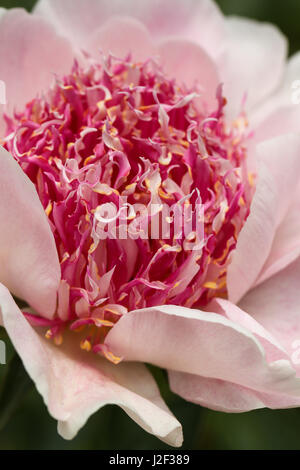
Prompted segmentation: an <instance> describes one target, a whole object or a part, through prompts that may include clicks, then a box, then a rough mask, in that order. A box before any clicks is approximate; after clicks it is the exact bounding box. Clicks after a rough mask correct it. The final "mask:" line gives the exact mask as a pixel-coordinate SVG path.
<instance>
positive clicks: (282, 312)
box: [241, 258, 300, 373]
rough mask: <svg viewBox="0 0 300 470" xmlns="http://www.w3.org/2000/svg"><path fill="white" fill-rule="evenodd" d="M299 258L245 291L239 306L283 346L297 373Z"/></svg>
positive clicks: (299, 357) (299, 359) (299, 349)
mask: <svg viewBox="0 0 300 470" xmlns="http://www.w3.org/2000/svg"><path fill="white" fill-rule="evenodd" d="M299 279H300V258H298V259H297V260H296V261H295V262H294V263H293V264H291V265H290V266H288V267H287V268H286V269H284V270H283V271H281V272H279V273H278V274H276V275H275V276H273V277H272V278H271V279H269V280H267V281H266V282H264V283H263V284H261V285H260V286H258V287H256V288H255V289H253V291H251V292H249V293H248V294H247V295H246V296H245V297H244V298H243V299H242V301H241V307H242V308H243V309H244V310H246V311H247V312H249V314H250V315H252V316H253V317H254V319H255V320H256V321H257V322H259V323H260V324H261V325H263V326H264V328H265V329H267V330H268V331H269V332H270V333H271V334H272V335H273V337H275V338H276V339H277V340H278V341H279V342H280V344H282V345H283V347H284V348H285V350H286V351H287V353H288V354H289V356H290V357H291V359H292V362H293V363H294V366H295V368H297V370H298V373H300V367H299V364H300V289H299Z"/></svg>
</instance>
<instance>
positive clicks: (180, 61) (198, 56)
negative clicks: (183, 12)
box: [158, 39, 220, 108]
mask: <svg viewBox="0 0 300 470" xmlns="http://www.w3.org/2000/svg"><path fill="white" fill-rule="evenodd" d="M158 53H159V57H160V59H161V63H162V65H163V66H164V70H165V71H166V72H167V74H168V75H169V76H171V77H172V78H176V79H177V80H178V81H179V82H182V83H185V84H186V85H187V86H190V87H192V86H193V85H195V84H196V83H198V84H199V85H200V86H201V90H202V92H201V95H202V99H203V100H204V101H205V102H206V103H207V105H208V107H209V108H214V107H216V106H217V102H216V92H217V87H218V85H219V84H220V79H219V75H218V71H217V67H216V65H215V64H214V62H213V61H212V59H211V58H210V57H209V56H208V55H207V53H206V52H205V50H204V49H202V48H201V47H200V46H198V45H197V44H194V43H192V42H190V41H186V40H180V39H169V40H166V41H163V42H161V43H160V44H159V51H158Z"/></svg>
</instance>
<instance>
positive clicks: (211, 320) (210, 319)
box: [107, 305, 300, 406]
mask: <svg viewBox="0 0 300 470" xmlns="http://www.w3.org/2000/svg"><path fill="white" fill-rule="evenodd" d="M261 334H262V333H261ZM266 341H268V342H269V343H272V341H271V339H270V337H269V338H267V339H266ZM107 344H108V345H109V347H110V348H111V349H112V350H113V351H114V352H115V353H116V354H121V355H122V356H123V357H124V358H125V360H128V361H133V360H138V361H142V362H150V363H153V364H155V365H158V366H161V367H163V368H166V369H169V370H171V371H176V372H180V373H182V372H183V373H185V374H192V375H196V376H201V377H207V378H210V379H219V380H222V381H226V382H229V383H233V384H236V385H237V386H240V387H245V388H247V389H251V390H254V391H256V392H259V393H260V394H265V395H266V396H268V397H269V396H270V395H272V396H274V397H275V398H273V400H274V403H275V401H276V402H277V403H278V402H280V401H281V402H284V403H285V405H286V406H294V405H295V403H300V379H298V378H296V376H295V369H294V368H293V367H292V365H291V362H290V360H289V359H285V357H288V356H286V353H285V352H284V351H282V350H280V349H279V348H277V349H278V351H277V355H278V357H279V359H278V360H275V361H272V362H268V360H267V357H266V353H265V350H264V348H263V346H262V344H261V343H260V341H259V340H258V339H257V337H255V335H254V334H253V333H252V332H251V331H250V330H249V329H246V328H245V327H244V326H242V325H239V324H238V323H237V322H233V321H231V320H230V319H228V318H226V316H225V315H224V314H223V315H222V314H217V313H212V312H201V311H199V310H193V309H188V308H184V307H178V306H175V305H165V306H160V307H153V308H148V309H142V310H137V311H134V312H130V313H128V314H127V315H124V316H123V317H122V318H121V319H120V321H119V322H118V323H117V324H116V326H115V327H114V328H113V329H112V330H111V332H110V333H109V335H108V337H107ZM272 348H276V344H275V343H274V344H273V343H272ZM269 402H271V399H270V398H269ZM287 404H288V405H287Z"/></svg>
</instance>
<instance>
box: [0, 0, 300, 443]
mask: <svg viewBox="0 0 300 470" xmlns="http://www.w3.org/2000/svg"><path fill="white" fill-rule="evenodd" d="M87 1H88V0H87ZM112 1H113V0H112ZM124 1H126V0H124ZM141 1H143V0H141ZM182 1H184V0H182ZM195 1H197V0H195ZM218 3H219V5H220V6H221V9H222V10H223V11H224V13H225V14H235V15H242V16H247V17H251V18H255V19H258V20H262V21H269V22H272V23H274V24H277V25H278V26H279V28H280V29H281V30H282V31H283V32H284V33H285V35H286V36H287V37H288V39H289V42H290V53H293V52H295V51H297V50H300V1H299V0H285V1H284V2H281V1H278V0H276V1H274V0H242V1H241V0H218ZM34 4H35V0H0V6H3V7H6V8H12V7H24V8H27V9H28V10H30V9H31V8H32V7H33V5H34ZM275 53H276V51H275ZM3 335H4V332H3V330H2V331H1V329H0V339H1V336H2V337H3ZM5 341H6V342H7V343H8V340H7V338H6V339H5ZM11 354H12V350H11V347H9V354H8V355H9V356H11ZM7 369H8V368H6V367H4V366H0V384H1V381H2V379H3V377H4V375H5V373H6V372H7ZM152 371H153V372H154V374H155V376H156V378H157V380H158V382H159V385H160V388H161V392H162V395H163V396H164V398H165V399H166V401H167V403H168V405H169V406H170V408H171V409H172V411H173V412H174V414H175V415H176V416H177V418H178V419H179V420H180V422H181V423H182V425H183V430H184V435H185V442H184V446H183V448H184V449H236V450H238V449H277V450H279V449H297V450H298V449H300V409H295V410H280V411H271V410H259V411H253V412H250V413H245V414H236V415H235V414H224V413H217V412H214V411H210V410H206V409H203V408H201V407H199V406H195V405H193V404H191V403H186V402H185V401H184V400H182V399H180V398H179V397H177V396H175V395H173V394H171V393H170V392H169V391H168V385H167V379H166V376H165V373H164V372H163V371H160V370H158V369H154V368H152ZM24 390H25V389H24ZM19 391H20V394H21V395H23V394H24V398H23V402H22V405H21V407H19V409H18V410H17V411H16V412H15V413H14V415H13V417H12V419H11V420H10V422H9V423H8V424H7V425H6V427H5V428H4V429H3V430H2V431H0V450H3V449H12V450H14V449H22V450H23V449H34V450H37V449H42V450H46V449H84V450H85V449H107V450H113V449H122V450H124V449H168V446H166V445H164V444H163V443H161V442H160V441H158V440H157V439H155V438H154V437H152V436H150V435H148V434H147V433H145V432H144V431H143V430H142V429H141V428H139V427H138V426H137V425H136V424H135V423H134V422H133V421H131V420H130V419H129V418H128V417H127V415H126V414H125V413H124V412H123V411H122V410H120V409H119V408H117V407H114V406H108V407H105V408H104V409H102V410H101V411H99V412H98V413H97V414H96V415H94V416H93V417H92V418H91V419H90V420H89V422H88V424H87V425H86V426H85V428H84V429H83V430H82V431H81V432H80V433H79V435H78V436H77V438H76V439H74V440H73V441H71V442H67V441H64V440H63V439H61V438H60V437H59V436H58V435H57V432H56V423H55V421H54V420H53V419H51V418H50V417H49V415H48V413H47V410H46V408H45V406H44V404H43V402H42V399H41V398H40V396H39V395H38V393H37V392H36V391H35V389H34V388H33V387H30V388H29V392H28V393H25V391H24V392H23V390H22V389H21V388H20V390H19ZM0 407H1V403H0ZM0 425H1V417H0Z"/></svg>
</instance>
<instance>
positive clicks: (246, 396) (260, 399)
mask: <svg viewBox="0 0 300 470" xmlns="http://www.w3.org/2000/svg"><path fill="white" fill-rule="evenodd" d="M169 382H170V387H171V389H172V390H173V392H174V393H177V394H178V395H180V396H181V397H182V398H184V399H185V400H188V401H191V402H193V403H196V404H198V405H202V406H205V407H207V408H211V409H213V410H217V411H222V412H226V413H243V412H246V411H251V410H256V409H259V408H266V407H267V408H271V409H280V408H281V409H282V408H295V407H298V406H299V405H300V398H299V396H297V395H295V396H291V395H284V394H273V393H269V392H268V393H264V392H259V391H257V390H253V389H250V388H247V387H241V386H240V385H237V384H234V383H231V382H226V381H224V380H219V379H208V378H205V377H200V376H199V375H191V374H184V373H182V372H174V371H169Z"/></svg>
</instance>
